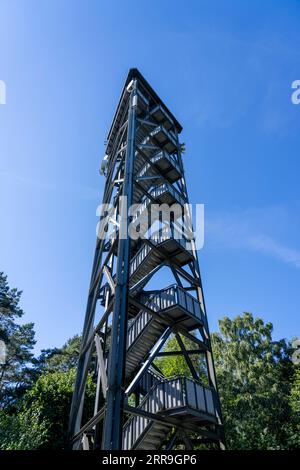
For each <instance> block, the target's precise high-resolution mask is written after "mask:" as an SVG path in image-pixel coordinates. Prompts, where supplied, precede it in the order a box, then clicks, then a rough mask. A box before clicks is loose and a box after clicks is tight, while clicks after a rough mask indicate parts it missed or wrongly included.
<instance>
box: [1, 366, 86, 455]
mask: <svg viewBox="0 0 300 470" xmlns="http://www.w3.org/2000/svg"><path fill="white" fill-rule="evenodd" d="M74 382H75V369H74V368H73V369H70V370H68V371H64V372H62V371H55V372H45V373H43V374H42V375H41V376H40V377H39V378H38V379H37V381H36V383H35V384H34V385H33V386H32V388H31V389H30V390H29V391H27V392H26V394H25V395H24V397H23V399H22V401H21V402H20V404H19V409H18V413H17V414H16V415H14V416H7V415H5V414H4V415H2V419H0V427H1V429H2V431H0V449H6V450H7V449H22V450H26V449H63V448H64V447H65V446H66V443H67V433H68V422H69V416H70V407H71V400H72V394H73V389H74ZM94 393H95V384H94V383H93V382H92V379H91V377H89V378H88V382H87V388H86V404H87V407H86V408H85V413H87V414H89V415H91V412H92V409H93V399H94Z"/></svg>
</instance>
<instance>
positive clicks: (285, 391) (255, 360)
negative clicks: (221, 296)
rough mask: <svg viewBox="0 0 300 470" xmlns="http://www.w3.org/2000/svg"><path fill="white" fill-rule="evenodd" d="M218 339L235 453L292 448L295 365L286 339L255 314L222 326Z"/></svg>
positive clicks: (230, 440) (229, 432)
mask: <svg viewBox="0 0 300 470" xmlns="http://www.w3.org/2000/svg"><path fill="white" fill-rule="evenodd" d="M219 326H220V333H214V334H213V335H212V341H213V349H214V357H215V365H216V372H217V377H218V385H219V391H220V397H221V402H222V411H223V415H224V423H225V432H226V438H227V443H228V446H229V448H231V449H280V448H286V447H288V429H287V426H286V425H287V423H288V422H289V421H290V419H291V407H290V402H289V393H290V381H291V376H292V371H293V364H292V362H291V360H290V350H289V345H288V344H287V343H286V341H285V340H280V341H273V339H272V330H273V326H272V324H271V323H266V324H265V323H264V322H263V320H261V319H260V318H256V319H254V318H253V316H252V314H250V313H244V314H243V315H242V316H238V317H236V318H234V319H230V318H228V317H225V318H223V320H220V321H219Z"/></svg>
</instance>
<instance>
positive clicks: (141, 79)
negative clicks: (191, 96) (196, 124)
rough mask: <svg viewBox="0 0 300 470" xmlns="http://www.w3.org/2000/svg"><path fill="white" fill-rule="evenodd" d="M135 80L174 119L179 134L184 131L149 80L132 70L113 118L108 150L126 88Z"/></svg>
mask: <svg viewBox="0 0 300 470" xmlns="http://www.w3.org/2000/svg"><path fill="white" fill-rule="evenodd" d="M133 79H137V80H138V82H140V83H141V84H142V86H143V87H144V88H145V89H146V90H147V92H148V93H149V95H151V97H152V98H153V100H154V101H155V102H156V103H157V104H160V105H161V106H162V108H164V109H165V111H166V112H167V113H168V114H169V116H170V117H171V118H172V120H173V122H174V124H175V126H176V129H177V132H178V133H180V132H181V131H182V126H181V124H180V123H179V122H178V121H177V119H176V118H175V116H174V115H173V114H172V113H171V111H170V110H169V108H168V107H167V106H166V105H165V103H164V102H163V101H162V99H161V98H160V97H159V96H158V95H157V93H156V92H155V91H154V90H153V88H152V87H151V85H150V84H149V83H148V82H147V80H146V79H145V77H144V76H143V75H142V74H141V72H140V71H139V70H138V69H137V68H131V69H129V72H128V75H127V78H126V81H125V84H124V87H123V90H122V93H121V97H120V100H119V103H118V106H117V109H116V112H115V116H114V118H113V121H112V125H111V128H110V130H109V133H108V137H107V140H108V148H109V146H110V141H111V138H112V137H113V135H112V132H113V130H114V127H115V123H116V121H117V119H118V115H119V112H120V111H121V108H122V106H123V105H124V102H123V98H124V95H125V93H126V88H127V86H128V85H129V83H130V82H131V81H132V80H133Z"/></svg>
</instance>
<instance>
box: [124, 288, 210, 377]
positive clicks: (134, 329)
mask: <svg viewBox="0 0 300 470" xmlns="http://www.w3.org/2000/svg"><path fill="white" fill-rule="evenodd" d="M140 301H141V303H143V304H144V305H145V306H147V307H148V308H150V309H151V310H153V312H155V313H158V314H159V315H160V316H161V318H162V320H165V321H166V320H167V321H168V322H169V324H171V323H175V322H177V323H178V325H179V327H180V325H182V326H183V327H185V328H187V329H193V328H196V327H197V326H198V327H199V326H201V325H203V323H204V313H203V311H202V309H201V306H200V303H199V302H198V301H197V300H196V299H195V298H194V297H193V296H192V295H190V294H189V293H188V292H186V291H185V290H184V289H182V288H181V287H180V286H178V285H175V284H174V285H172V286H170V287H167V288H166V289H161V290H159V291H152V292H149V293H147V292H144V293H143V294H142V295H141V296H140ZM167 326H168V324H166V323H164V322H160V321H159V320H158V319H157V318H156V317H153V316H152V315H151V314H150V313H148V311H146V310H141V311H140V312H139V313H138V315H137V316H136V317H135V319H134V320H133V321H132V323H131V324H130V326H129V328H128V332H127V361H126V377H130V376H131V374H132V373H133V372H134V370H135V369H136V368H137V367H138V366H139V365H140V364H141V363H142V362H143V361H144V360H145V358H146V356H147V355H148V354H149V352H150V351H151V349H152V347H153V346H154V344H155V343H156V341H157V340H158V339H159V337H160V336H161V334H162V333H163V331H165V329H166V328H167Z"/></svg>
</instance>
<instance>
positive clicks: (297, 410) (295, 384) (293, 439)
mask: <svg viewBox="0 0 300 470" xmlns="http://www.w3.org/2000/svg"><path fill="white" fill-rule="evenodd" d="M290 406H291V409H292V418H291V420H290V422H289V423H288V429H289V445H290V447H291V448H293V449H294V448H296V449H300V365H295V370H294V376H293V381H292V387H291V394H290Z"/></svg>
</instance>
